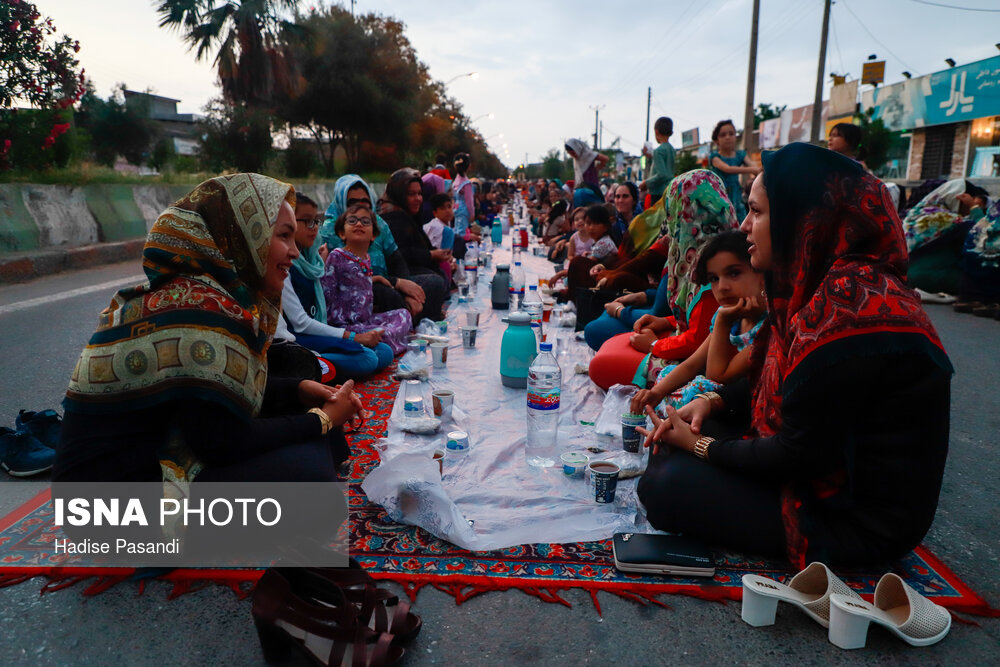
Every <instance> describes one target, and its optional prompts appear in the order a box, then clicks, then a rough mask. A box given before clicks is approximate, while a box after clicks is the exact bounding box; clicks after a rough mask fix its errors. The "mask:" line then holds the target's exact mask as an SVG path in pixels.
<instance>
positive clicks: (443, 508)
mask: <svg viewBox="0 0 1000 667" xmlns="http://www.w3.org/2000/svg"><path fill="white" fill-rule="evenodd" d="M361 488H362V489H364V492H365V494H366V495H367V496H368V499H369V500H370V501H372V502H374V503H377V504H379V505H381V506H382V507H384V508H385V510H386V512H387V513H388V515H389V518H390V519H391V520H393V521H397V522H399V523H407V524H410V525H412V526H420V527H421V528H424V529H426V530H429V531H430V532H431V533H432V534H434V535H436V536H437V537H442V538H444V539H446V540H448V541H449V542H451V543H453V544H458V545H463V544H472V543H474V542H475V540H476V534H475V532H474V531H473V529H472V526H471V525H469V522H468V521H467V520H466V519H465V517H464V516H463V515H462V512H460V511H459V509H458V507H457V506H456V505H455V503H454V502H452V501H451V499H450V498H449V497H448V494H446V493H445V491H444V488H443V487H442V486H441V475H440V473H439V471H438V464H437V463H436V462H435V461H433V460H432V459H431V458H430V457H429V456H421V455H420V454H400V455H399V456H396V457H394V458H392V459H390V460H389V461H383V463H382V465H380V466H379V467H378V468H376V469H375V470H373V471H371V472H370V473H369V474H368V477H366V478H365V481H364V482H362V484H361Z"/></svg>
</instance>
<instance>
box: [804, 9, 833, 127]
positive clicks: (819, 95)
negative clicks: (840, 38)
mask: <svg viewBox="0 0 1000 667" xmlns="http://www.w3.org/2000/svg"><path fill="white" fill-rule="evenodd" d="M829 31H830V0H826V3H825V5H824V6H823V36H822V37H821V38H820V40H819V65H817V66H816V97H815V99H813V117H812V127H811V128H810V129H809V142H810V143H813V144H818V143H819V123H820V119H821V118H822V117H823V74H824V71H825V69H826V35H827V33H828V32H829Z"/></svg>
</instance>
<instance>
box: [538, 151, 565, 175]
mask: <svg viewBox="0 0 1000 667" xmlns="http://www.w3.org/2000/svg"><path fill="white" fill-rule="evenodd" d="M565 176H566V165H565V163H564V162H563V159H562V152H561V151H560V150H559V149H558V148H550V149H549V152H548V153H546V154H545V157H543V158H542V178H546V179H552V178H565Z"/></svg>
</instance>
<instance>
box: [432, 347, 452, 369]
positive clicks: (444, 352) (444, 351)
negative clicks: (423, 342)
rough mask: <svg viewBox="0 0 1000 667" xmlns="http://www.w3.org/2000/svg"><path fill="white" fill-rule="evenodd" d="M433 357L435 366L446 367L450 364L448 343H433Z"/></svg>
mask: <svg viewBox="0 0 1000 667" xmlns="http://www.w3.org/2000/svg"><path fill="white" fill-rule="evenodd" d="M431 358H432V360H433V363H434V368H444V367H445V366H447V365H448V343H431Z"/></svg>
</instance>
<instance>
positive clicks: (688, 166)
mask: <svg viewBox="0 0 1000 667" xmlns="http://www.w3.org/2000/svg"><path fill="white" fill-rule="evenodd" d="M699 167H701V165H700V164H698V154H697V152H695V151H683V152H679V153H677V162H676V164H675V168H674V175H675V176H680V175H681V174H683V173H686V172H689V171H691V170H692V169H698V168H699Z"/></svg>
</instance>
